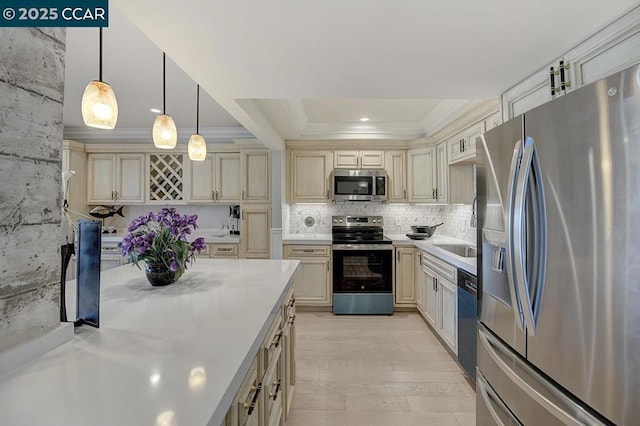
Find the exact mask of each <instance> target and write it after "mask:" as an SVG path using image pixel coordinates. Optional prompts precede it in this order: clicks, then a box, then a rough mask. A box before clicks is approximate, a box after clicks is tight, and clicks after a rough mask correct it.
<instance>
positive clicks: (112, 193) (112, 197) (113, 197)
mask: <svg viewBox="0 0 640 426" xmlns="http://www.w3.org/2000/svg"><path fill="white" fill-rule="evenodd" d="M115 198H116V192H115V191H111V199H112V200H115Z"/></svg>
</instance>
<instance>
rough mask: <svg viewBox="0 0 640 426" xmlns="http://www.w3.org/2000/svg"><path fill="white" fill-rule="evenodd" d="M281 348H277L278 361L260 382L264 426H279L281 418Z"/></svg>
mask: <svg viewBox="0 0 640 426" xmlns="http://www.w3.org/2000/svg"><path fill="white" fill-rule="evenodd" d="M281 353H282V348H280V347H279V348H278V351H277V354H278V359H277V361H276V362H274V363H273V364H272V365H271V366H269V369H268V370H267V372H266V373H265V375H264V379H263V380H262V386H263V387H264V397H263V398H264V399H263V404H264V405H263V407H264V418H265V419H266V422H265V424H267V425H269V426H278V425H280V418H281V417H282V394H283V391H284V382H283V380H282V379H283V377H284V376H283V374H282V373H283V371H282V361H281V359H280V354H281Z"/></svg>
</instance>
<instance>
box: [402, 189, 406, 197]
mask: <svg viewBox="0 0 640 426" xmlns="http://www.w3.org/2000/svg"><path fill="white" fill-rule="evenodd" d="M402 198H404V199H405V200H406V199H407V190H406V189H403V190H402Z"/></svg>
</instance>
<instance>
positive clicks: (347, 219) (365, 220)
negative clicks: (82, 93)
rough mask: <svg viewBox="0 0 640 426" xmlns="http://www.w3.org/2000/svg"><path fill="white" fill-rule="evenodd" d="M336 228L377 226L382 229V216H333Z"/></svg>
mask: <svg viewBox="0 0 640 426" xmlns="http://www.w3.org/2000/svg"><path fill="white" fill-rule="evenodd" d="M331 219H332V220H331V222H332V224H333V226H334V227H357V226H368V227H372V226H376V227H382V225H383V220H382V216H332V217H331Z"/></svg>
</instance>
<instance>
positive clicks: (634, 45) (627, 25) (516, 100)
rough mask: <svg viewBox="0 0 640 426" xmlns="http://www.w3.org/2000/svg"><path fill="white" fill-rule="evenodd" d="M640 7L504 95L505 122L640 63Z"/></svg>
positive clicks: (503, 110)
mask: <svg viewBox="0 0 640 426" xmlns="http://www.w3.org/2000/svg"><path fill="white" fill-rule="evenodd" d="M639 51H640V7H636V8H635V9H633V10H632V11H630V12H629V13H627V14H626V15H624V16H622V17H621V18H619V19H618V20H616V21H614V22H612V23H611V24H609V25H607V26H606V27H605V28H603V29H602V30H600V31H599V32H598V33H596V34H594V35H593V36H591V37H590V38H588V39H587V40H585V41H584V42H582V43H580V44H579V45H578V46H576V47H575V48H573V49H571V50H569V51H568V52H566V53H565V54H564V55H562V57H560V58H558V59H556V60H555V61H553V62H551V63H550V64H547V65H546V66H544V67H542V69H540V70H539V71H538V72H536V73H535V74H533V75H531V76H530V77H529V78H527V79H526V80H524V81H522V82H520V83H518V84H517V85H515V86H514V87H512V88H511V89H509V90H507V91H506V92H505V93H503V94H502V112H503V118H504V121H506V120H509V119H511V118H513V117H515V116H517V115H519V114H522V113H523V112H526V111H528V110H530V109H532V108H534V107H536V106H538V105H541V104H543V103H545V102H548V101H550V100H552V99H554V98H555V97H557V96H562V95H563V94H565V93H568V92H570V91H572V90H575V89H576V88H578V87H581V86H583V85H585V84H589V83H592V82H594V81H596V80H599V79H601V78H603V77H606V76H607V75H611V74H613V73H615V72H617V71H621V70H623V69H625V68H627V67H630V66H632V65H635V64H638V63H640V55H639V54H638V52H639Z"/></svg>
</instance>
